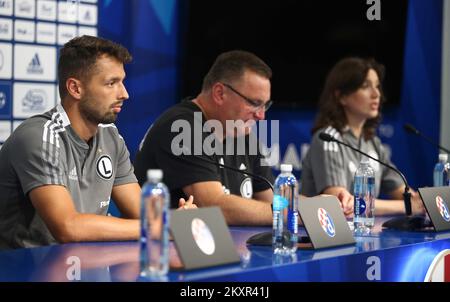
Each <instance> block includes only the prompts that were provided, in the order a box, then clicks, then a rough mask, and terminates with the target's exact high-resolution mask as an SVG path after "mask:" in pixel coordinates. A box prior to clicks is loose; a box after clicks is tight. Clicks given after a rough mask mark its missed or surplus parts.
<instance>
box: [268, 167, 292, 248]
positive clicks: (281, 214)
mask: <svg viewBox="0 0 450 302" xmlns="http://www.w3.org/2000/svg"><path fill="white" fill-rule="evenodd" d="M297 201H298V182H297V180H296V179H295V176H294V175H293V174H292V165H281V173H280V175H278V177H277V178H276V180H275V187H274V197H273V203H272V206H273V228H272V249H273V253H274V254H278V255H291V254H294V253H295V252H296V251H297V239H298V212H297Z"/></svg>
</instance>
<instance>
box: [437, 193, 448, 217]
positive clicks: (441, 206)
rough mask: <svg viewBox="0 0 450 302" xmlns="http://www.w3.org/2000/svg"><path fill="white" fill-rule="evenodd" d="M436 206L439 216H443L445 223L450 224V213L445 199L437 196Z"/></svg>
mask: <svg viewBox="0 0 450 302" xmlns="http://www.w3.org/2000/svg"><path fill="white" fill-rule="evenodd" d="M436 206H437V208H438V210H439V214H441V216H442V218H444V220H445V221H447V222H449V221H450V213H449V212H448V208H447V204H446V202H445V201H444V199H442V197H441V196H439V195H438V196H436Z"/></svg>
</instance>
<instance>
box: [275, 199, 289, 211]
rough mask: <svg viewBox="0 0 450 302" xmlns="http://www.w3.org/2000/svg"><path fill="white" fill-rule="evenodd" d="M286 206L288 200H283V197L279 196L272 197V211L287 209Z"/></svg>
mask: <svg viewBox="0 0 450 302" xmlns="http://www.w3.org/2000/svg"><path fill="white" fill-rule="evenodd" d="M288 204H289V202H288V200H287V199H286V198H284V197H283V196H280V195H274V196H273V203H272V206H273V210H274V211H281V210H283V209H284V208H287V207H288Z"/></svg>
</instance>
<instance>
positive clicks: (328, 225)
mask: <svg viewBox="0 0 450 302" xmlns="http://www.w3.org/2000/svg"><path fill="white" fill-rule="evenodd" d="M317 217H318V218H319V223H320V225H321V226H322V229H323V231H324V232H325V233H326V234H327V235H328V237H334V236H335V235H336V229H335V227H334V222H333V219H332V218H331V216H330V215H329V214H328V212H327V211H325V209H324V208H319V209H318V210H317Z"/></svg>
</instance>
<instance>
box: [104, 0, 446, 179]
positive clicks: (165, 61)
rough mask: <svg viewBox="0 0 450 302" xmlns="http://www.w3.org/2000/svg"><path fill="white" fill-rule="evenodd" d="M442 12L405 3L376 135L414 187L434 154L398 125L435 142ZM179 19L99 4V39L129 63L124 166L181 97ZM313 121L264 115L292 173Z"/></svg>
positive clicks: (299, 114) (301, 115) (175, 6)
mask: <svg viewBox="0 0 450 302" xmlns="http://www.w3.org/2000/svg"><path fill="white" fill-rule="evenodd" d="M442 6H443V3H442V0H431V1H423V0H410V2H409V8H408V19H407V29H406V39H405V57H404V64H403V66H404V70H403V87H402V97H401V103H400V105H399V106H397V107H394V108H392V107H391V108H387V110H385V111H384V121H383V124H382V126H381V127H380V131H379V134H380V137H381V139H382V140H383V141H384V142H385V143H387V144H389V146H390V147H391V149H392V154H393V155H392V158H393V162H394V163H395V164H396V165H397V166H398V167H399V168H400V170H402V171H404V174H405V175H406V177H407V178H408V180H409V182H410V185H411V186H413V187H415V188H417V187H418V186H431V185H432V170H433V165H434V163H435V161H436V160H437V154H438V151H437V150H436V149H435V148H434V147H433V146H430V145H428V144H427V143H426V142H423V141H421V140H420V139H419V138H417V137H413V136H410V135H409V134H406V133H405V132H404V131H403V129H402V125H403V123H405V122H409V123H412V124H413V125H415V126H416V127H417V128H418V129H420V130H421V131H422V132H423V133H424V134H427V135H429V136H430V137H431V138H433V139H434V140H436V141H438V140H439V123H440V121H439V118H440V115H439V109H440V85H441V84H440V80H441V35H442ZM185 13H186V11H185V3H183V1H177V0H131V1H123V0H101V1H99V27H98V28H99V35H100V36H102V37H105V38H109V39H112V40H115V41H118V42H120V43H122V44H124V45H125V46H126V47H128V49H129V50H130V51H131V53H132V55H133V56H134V61H133V63H132V64H130V65H129V66H128V67H127V80H126V85H127V88H128V90H129V91H128V92H129V94H130V99H129V100H128V102H127V104H126V106H124V109H123V111H122V112H121V114H120V117H119V119H118V121H117V126H118V128H119V130H120V132H121V134H122V135H123V137H124V138H125V141H126V142H127V145H128V148H129V150H130V152H131V155H132V159H134V154H135V153H136V150H137V148H138V144H139V142H140V140H141V139H142V137H143V135H144V134H145V132H146V130H147V128H148V127H149V126H150V125H151V123H152V122H153V121H154V120H155V119H156V118H157V117H158V116H159V115H160V114H161V113H162V112H163V111H164V110H165V109H167V108H168V107H170V106H172V105H173V104H175V103H176V102H178V101H179V99H180V98H181V97H182V96H180V95H179V93H178V91H179V81H180V72H179V71H180V58H181V54H182V49H183V43H182V41H183V36H182V33H183V29H184V26H185V23H184V22H183V16H184V15H185ZM318 34H319V33H318ZM385 47H390V46H389V45H385ZM277 72H282V71H277ZM300 90H301V87H300ZM314 116H315V111H314V110H299V111H292V110H289V111H288V110H270V111H269V112H268V114H267V119H269V120H270V119H278V120H280V145H281V146H280V147H281V159H282V160H283V159H286V160H287V161H290V162H292V163H294V166H295V167H296V168H297V169H299V168H301V166H300V164H299V160H300V159H301V157H302V156H304V155H305V154H304V153H305V152H304V150H303V149H304V148H302V145H303V144H307V143H309V141H310V138H311V135H310V128H311V126H312V122H313V119H314ZM297 173H299V171H298V170H297Z"/></svg>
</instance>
